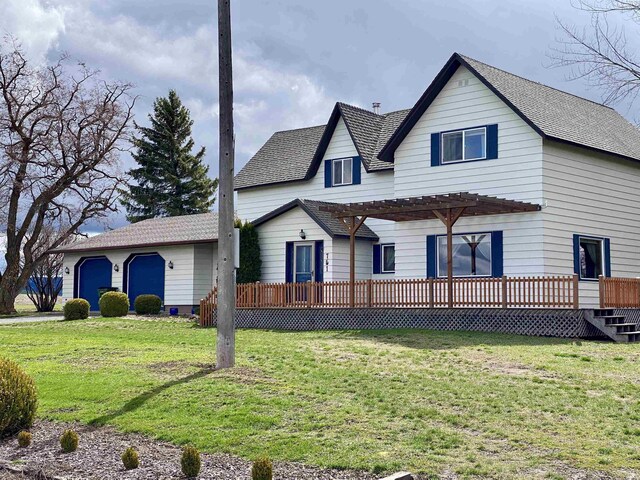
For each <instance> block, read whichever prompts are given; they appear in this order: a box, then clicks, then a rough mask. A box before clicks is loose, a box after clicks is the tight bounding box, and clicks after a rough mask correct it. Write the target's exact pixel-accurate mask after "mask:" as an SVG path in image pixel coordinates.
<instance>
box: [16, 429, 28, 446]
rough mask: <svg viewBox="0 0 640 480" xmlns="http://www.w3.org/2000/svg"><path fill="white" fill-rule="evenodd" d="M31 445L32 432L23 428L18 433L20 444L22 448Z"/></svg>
mask: <svg viewBox="0 0 640 480" xmlns="http://www.w3.org/2000/svg"><path fill="white" fill-rule="evenodd" d="M29 445H31V434H30V433H29V432H27V431H25V430H22V431H21V432H20V433H19V434H18V446H19V447H20V448H26V447H28V446H29Z"/></svg>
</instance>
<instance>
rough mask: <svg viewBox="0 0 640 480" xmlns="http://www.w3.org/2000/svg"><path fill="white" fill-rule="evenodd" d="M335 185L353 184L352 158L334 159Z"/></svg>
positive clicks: (333, 182)
mask: <svg viewBox="0 0 640 480" xmlns="http://www.w3.org/2000/svg"><path fill="white" fill-rule="evenodd" d="M332 171H333V181H332V184H333V186H337V185H351V184H352V183H353V161H352V159H351V158H340V159H338V160H333V162H332Z"/></svg>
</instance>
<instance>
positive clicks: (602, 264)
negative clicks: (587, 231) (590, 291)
mask: <svg viewBox="0 0 640 480" xmlns="http://www.w3.org/2000/svg"><path fill="white" fill-rule="evenodd" d="M583 238H584V239H586V240H595V241H598V242H600V275H603V276H605V277H606V276H607V265H606V258H605V257H606V255H605V251H604V244H605V240H606V239H607V237H594V236H591V235H580V234H578V262H579V265H578V278H579V279H580V280H585V281H598V280H599V275H598V276H596V277H595V278H592V277H583V276H582V259H581V258H580V242H581V240H582V239H583Z"/></svg>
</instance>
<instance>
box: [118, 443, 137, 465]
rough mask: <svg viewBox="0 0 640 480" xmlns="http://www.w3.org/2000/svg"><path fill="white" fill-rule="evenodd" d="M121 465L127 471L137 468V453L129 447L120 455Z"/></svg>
mask: <svg viewBox="0 0 640 480" xmlns="http://www.w3.org/2000/svg"><path fill="white" fill-rule="evenodd" d="M121 458H122V463H123V464H124V468H126V469H127V470H133V469H134V468H138V466H139V465H140V460H139V459H138V452H136V450H135V448H133V447H129V448H127V449H126V450H125V451H124V453H123V454H122V457H121Z"/></svg>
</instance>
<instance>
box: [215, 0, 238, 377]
mask: <svg viewBox="0 0 640 480" xmlns="http://www.w3.org/2000/svg"><path fill="white" fill-rule="evenodd" d="M230 2H231V0H218V71H219V74H218V75H219V104H220V117H219V118H220V158H219V162H220V174H219V176H220V178H219V185H218V192H219V200H220V203H219V215H218V342H217V349H216V350H217V351H216V356H217V360H216V367H217V368H218V369H221V368H230V367H233V366H234V364H235V359H236V332H235V313H236V279H235V268H234V251H233V250H234V239H233V221H234V208H233V173H234V172H233V170H234V166H233V164H234V147H235V146H234V142H235V139H234V134H233V75H232V71H233V70H232V66H231V5H230Z"/></svg>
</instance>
